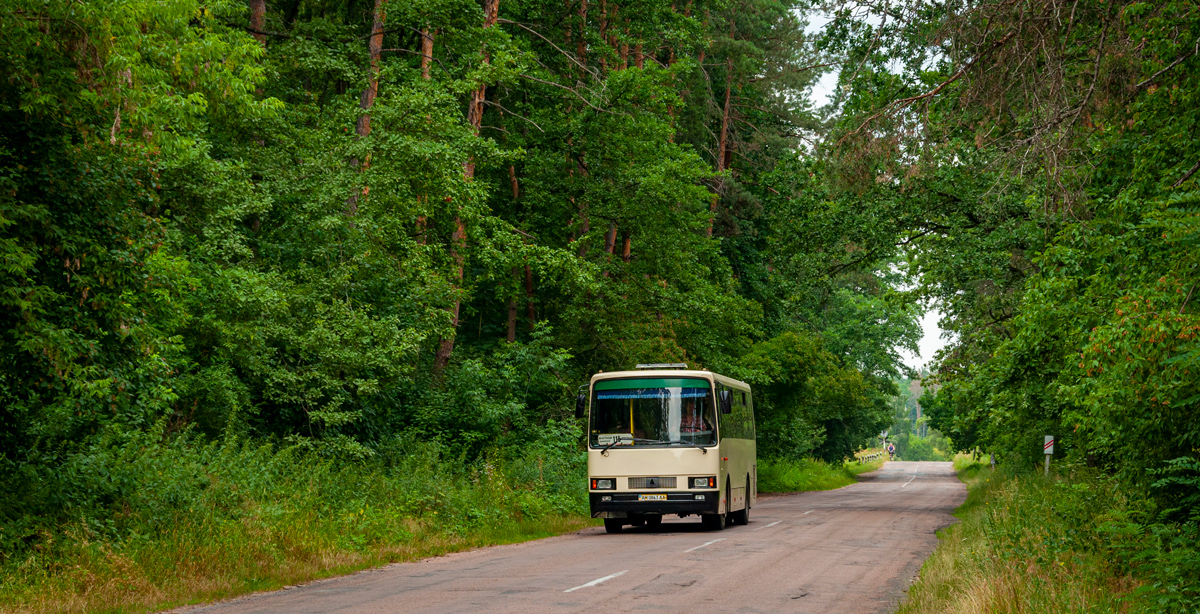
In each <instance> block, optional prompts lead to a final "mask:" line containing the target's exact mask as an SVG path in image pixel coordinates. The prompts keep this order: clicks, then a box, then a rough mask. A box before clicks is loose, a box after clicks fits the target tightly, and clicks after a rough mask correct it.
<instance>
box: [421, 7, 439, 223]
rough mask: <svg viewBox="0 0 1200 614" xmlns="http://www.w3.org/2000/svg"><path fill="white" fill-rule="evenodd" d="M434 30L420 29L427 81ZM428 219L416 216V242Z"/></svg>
mask: <svg viewBox="0 0 1200 614" xmlns="http://www.w3.org/2000/svg"><path fill="white" fill-rule="evenodd" d="M435 34H436V32H434V31H431V30H430V29H429V28H428V27H426V28H424V29H422V30H421V78H422V79H424V80H426V81H429V65H430V63H432V62H433V37H434V35H435ZM427 198H428V196H427V195H425V196H419V197H417V202H425V201H426V199H427ZM428 225H429V221H428V220H427V219H426V218H425V216H424V215H418V216H417V243H420V244H421V245H425V234H426V232H427V226H428Z"/></svg>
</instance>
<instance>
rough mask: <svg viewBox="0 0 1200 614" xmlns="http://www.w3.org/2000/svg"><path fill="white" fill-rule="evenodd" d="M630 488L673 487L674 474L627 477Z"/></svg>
mask: <svg viewBox="0 0 1200 614" xmlns="http://www.w3.org/2000/svg"><path fill="white" fill-rule="evenodd" d="M629 487H630V488H675V476H669V477H662V478H629Z"/></svg>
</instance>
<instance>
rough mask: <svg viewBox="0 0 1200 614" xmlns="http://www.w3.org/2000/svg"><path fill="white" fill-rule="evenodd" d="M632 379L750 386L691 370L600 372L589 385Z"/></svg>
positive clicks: (746, 388)
mask: <svg viewBox="0 0 1200 614" xmlns="http://www.w3.org/2000/svg"><path fill="white" fill-rule="evenodd" d="M634 377H638V378H641V377H644V378H656V379H662V378H670V379H678V378H685V377H696V378H701V379H706V380H708V381H710V382H711V381H714V380H715V381H717V382H718V383H721V384H725V385H726V386H733V387H734V388H743V389H745V390H749V389H750V384H747V383H745V382H742V381H738V380H736V379H733V378H732V377H726V376H724V375H721V374H720V373H713V372H712V371H697V370H692V369H639V370H637V371H609V372H607V373H604V372H601V373H597V374H595V375H593V376H592V381H591V383H592V384H595V383H596V382H598V381H601V380H609V379H626V378H634Z"/></svg>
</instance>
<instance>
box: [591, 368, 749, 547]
mask: <svg viewBox="0 0 1200 614" xmlns="http://www.w3.org/2000/svg"><path fill="white" fill-rule="evenodd" d="M577 409H578V412H579V413H580V414H582V413H585V411H586V413H587V418H588V419H587V425H588V426H587V431H588V482H589V484H588V486H589V499H590V503H591V511H592V517H593V518H603V519H604V528H605V529H606V530H607V531H608V532H609V533H617V532H620V531H621V529H622V527H623V526H624V525H634V526H643V525H649V526H656V525H658V524H659V523H661V522H662V518H663V516H664V515H666V514H677V515H679V517H681V518H682V517H685V516H689V515H692V514H696V515H699V516H700V518H701V520H702V522H703V523H704V526H705V527H707V528H710V529H716V530H720V529H723V528H725V523H726V520H727V519H728V521H729V522H730V523H733V524H746V523H748V522H749V521H750V507H751V506H753V505H754V501H755V492H756V487H757V484H758V479H757V462H756V458H755V443H754V399H753V396H752V394H751V391H750V386H749V385H747V384H745V383H742V382H739V381H738V380H735V379H732V378H729V377H725V376H723V375H719V374H717V373H712V372H710V371H696V370H688V369H687V366H686V365H682V364H669V365H668V364H655V365H638V366H637V370H635V371H615V372H612V373H597V374H596V375H593V376H592V381H591V383H590V385H589V386H588V392H587V393H586V394H584V393H582V392H581V393H580V395H579V398H578V399H577Z"/></svg>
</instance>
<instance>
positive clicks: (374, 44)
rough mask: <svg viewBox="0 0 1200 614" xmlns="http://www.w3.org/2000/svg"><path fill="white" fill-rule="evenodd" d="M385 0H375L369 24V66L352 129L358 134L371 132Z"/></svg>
mask: <svg viewBox="0 0 1200 614" xmlns="http://www.w3.org/2000/svg"><path fill="white" fill-rule="evenodd" d="M386 6H387V0H375V23H374V24H373V25H372V26H371V37H370V38H369V39H368V41H367V53H368V54H369V55H370V58H371V68H370V73H369V75H368V79H367V89H365V90H363V93H362V98H360V99H359V101H358V108H359V109H362V111H363V112H362V114H361V115H359V116H358V123H357V124H356V125H355V126H354V131H355V132H356V133H358V136H360V137H365V136H367V135H369V134H371V107H372V106H374V105H375V96H376V95H378V94H379V58H380V56H381V55H382V54H383V22H384V20H385V19H386V18H387V12H386V10H387V9H386Z"/></svg>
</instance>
